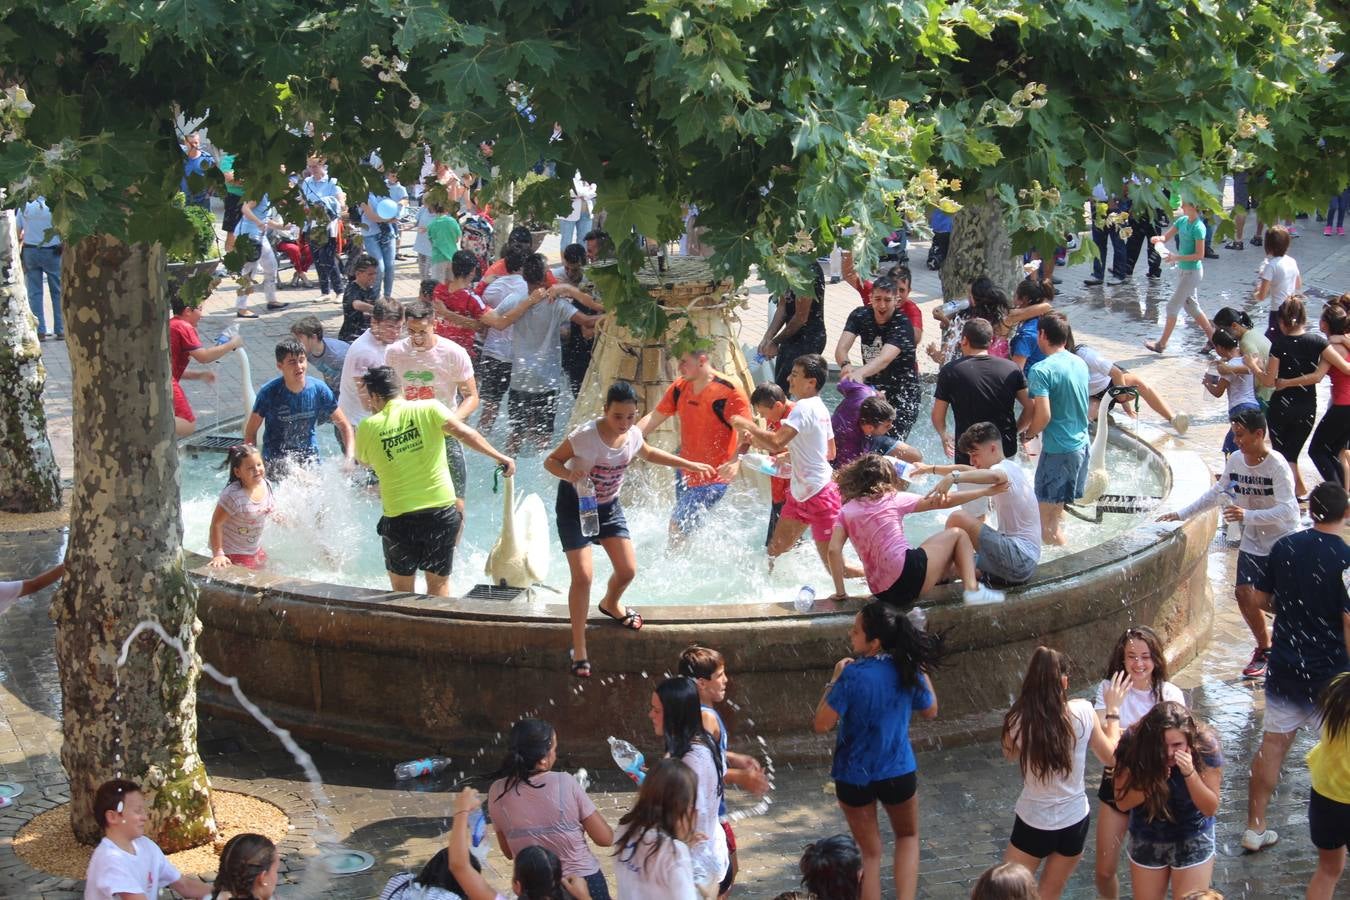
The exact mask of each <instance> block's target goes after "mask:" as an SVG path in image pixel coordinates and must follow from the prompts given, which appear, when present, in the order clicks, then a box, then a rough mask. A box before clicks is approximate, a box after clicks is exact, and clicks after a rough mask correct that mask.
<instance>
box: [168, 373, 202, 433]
mask: <svg viewBox="0 0 1350 900" xmlns="http://www.w3.org/2000/svg"><path fill="white" fill-rule="evenodd" d="M173 417H174V418H175V419H183V420H184V421H187V422H195V421H197V414H196V413H194V412H193V411H192V404H190V403H188V399H187V394H184V393H183V386H182V385H180V384H179V383H178V379H177V378H175V379H174V380H173Z"/></svg>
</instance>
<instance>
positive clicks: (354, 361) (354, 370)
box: [338, 331, 389, 431]
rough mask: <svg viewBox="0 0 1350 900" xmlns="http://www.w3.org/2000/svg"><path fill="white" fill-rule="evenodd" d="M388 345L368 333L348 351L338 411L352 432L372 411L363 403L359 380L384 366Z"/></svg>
mask: <svg viewBox="0 0 1350 900" xmlns="http://www.w3.org/2000/svg"><path fill="white" fill-rule="evenodd" d="M388 352H389V345H388V344H381V343H380V342H379V341H377V340H375V334H374V332H372V331H367V332H365V333H364V334H362V335H361V336H360V337H359V338H357V339H356V340H354V341H352V345H351V347H349V348H348V349H347V358H346V359H344V360H343V361H342V388H341V390H339V391H338V409H340V410H342V414H343V415H344V416H346V417H347V421H348V422H351V423H352V430H353V431H355V430H356V426H357V425H359V424H361V423H362V422H363V421H365V419H366V417H367V416H369V415H370V410H368V409H366V408H365V406H364V405H363V404H362V403H361V393H360V390H359V389H358V388H357V386H356V383H357V380H358V379H359V378H360V377H361V376H362V375H364V374H366V373H367V372H369V371H370V370H371V369H373V368H375V367H376V366H382V365H384V358H385V355H386V354H387V353H388Z"/></svg>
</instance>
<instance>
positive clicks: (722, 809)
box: [699, 705, 727, 816]
mask: <svg viewBox="0 0 1350 900" xmlns="http://www.w3.org/2000/svg"><path fill="white" fill-rule="evenodd" d="M699 708H700V709H701V710H703V711H704V712H710V713H712V714H713V718H714V719H716V720H717V750H718V752H719V753H721V754H722V771H723V772H724V773H725V772H726V770H727V723H726V722H723V721H722V716H721V715H720V714H718V712H717V710H716V709H714V708H713V707H711V706H702V705H700V706H699ZM717 814H718V815H719V816H725V815H726V814H727V798H726V794H725V792H724V793H723V794H722V796H721V797H719V798H718V800H717Z"/></svg>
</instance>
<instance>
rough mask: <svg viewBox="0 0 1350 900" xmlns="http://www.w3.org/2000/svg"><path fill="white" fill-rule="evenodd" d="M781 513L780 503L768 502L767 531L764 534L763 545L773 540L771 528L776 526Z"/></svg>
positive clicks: (781, 506)
mask: <svg viewBox="0 0 1350 900" xmlns="http://www.w3.org/2000/svg"><path fill="white" fill-rule="evenodd" d="M782 515H783V504H782V503H771V504H769V533H768V534H766V535H765V536H764V546H765V547H767V546H769V544H770V543H771V542H772V541H773V530H774V529H775V528H777V527H778V519H779V518H780V517H781V516H782Z"/></svg>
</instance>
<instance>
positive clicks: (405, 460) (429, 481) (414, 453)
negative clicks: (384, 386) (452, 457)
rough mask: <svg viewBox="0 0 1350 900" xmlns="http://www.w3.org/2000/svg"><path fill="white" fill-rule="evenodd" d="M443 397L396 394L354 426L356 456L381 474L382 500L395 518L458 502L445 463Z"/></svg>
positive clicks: (386, 511)
mask: <svg viewBox="0 0 1350 900" xmlns="http://www.w3.org/2000/svg"><path fill="white" fill-rule="evenodd" d="M451 417H452V414H451V412H450V410H449V408H448V407H446V405H445V404H444V403H442V402H440V401H439V400H404V399H403V398H402V397H395V398H394V399H393V400H390V401H389V402H388V403H386V404H385V407H384V409H382V410H380V411H379V412H377V413H374V414H372V415H371V416H370V417H368V418H367V419H365V420H364V421H362V422H361V424H360V425H359V426H357V429H356V458H357V459H359V460H360V461H361V462H363V463H365V464H366V465H368V466H370V467H371V468H372V469H374V470H375V474H376V475H378V476H379V477H380V503H381V505H382V506H383V507H384V514H385V515H386V516H389V517H390V518H393V517H394V516H401V515H403V514H404V513H410V512H417V511H418V510H420V509H435V508H437V507H441V506H449V505H450V504H452V503H454V502H455V486H454V484H453V483H451V481H450V470H449V469H448V468H447V467H446V464H445V432H444V430H443V429H444V427H445V423H446V422H448V421H450V419H451Z"/></svg>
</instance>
